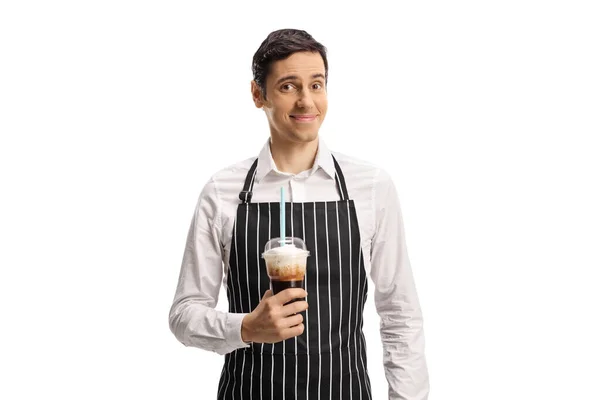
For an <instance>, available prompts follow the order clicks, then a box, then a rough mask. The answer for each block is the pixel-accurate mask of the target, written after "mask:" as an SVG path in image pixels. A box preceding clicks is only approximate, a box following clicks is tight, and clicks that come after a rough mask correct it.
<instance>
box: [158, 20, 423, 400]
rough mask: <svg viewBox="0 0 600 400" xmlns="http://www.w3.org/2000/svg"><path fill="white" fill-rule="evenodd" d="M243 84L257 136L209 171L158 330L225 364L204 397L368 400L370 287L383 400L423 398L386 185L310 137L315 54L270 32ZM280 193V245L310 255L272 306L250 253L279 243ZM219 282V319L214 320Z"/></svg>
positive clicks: (318, 86)
mask: <svg viewBox="0 0 600 400" xmlns="http://www.w3.org/2000/svg"><path fill="white" fill-rule="evenodd" d="M253 74H254V80H253V81H252V84H251V91H252V98H253V101H254V104H255V105H256V107H257V108H262V109H263V110H264V112H265V114H266V116H267V120H268V122H269V127H270V131H271V132H270V139H269V141H267V143H266V144H265V145H264V147H263V149H262V151H261V152H260V154H259V155H258V157H253V158H250V159H248V160H246V161H243V162H241V163H239V164H236V165H234V166H231V167H229V168H226V169H223V170H221V171H220V172H218V173H216V174H215V175H214V176H213V177H212V178H211V179H210V181H209V182H208V183H207V184H206V186H205V187H204V189H203V190H202V193H201V195H200V198H199V200H198V204H197V207H196V211H195V214H194V217H193V220H192V223H191V227H190V231H189V235H188V239H187V245H186V248H185V253H184V258H183V263H182V267H181V273H180V277H179V284H178V286H177V291H176V294H175V298H174V301H173V306H172V308H171V311H170V315H169V321H170V327H171V331H172V332H173V334H174V335H175V336H176V337H177V339H178V340H179V341H181V342H182V343H183V344H184V345H186V346H194V347H199V348H202V349H206V350H210V351H214V352H217V353H219V354H224V355H225V361H224V365H223V370H222V374H221V379H220V382H219V386H218V399H243V400H246V399H311V400H312V399H351V398H352V399H371V396H372V393H371V383H370V380H369V375H368V372H367V354H366V349H365V340H364V336H363V333H362V326H363V308H364V304H365V299H366V296H367V288H368V284H367V280H368V279H367V276H370V277H371V279H372V281H373V282H374V292H375V304H376V308H377V312H378V314H379V315H380V317H381V338H382V343H383V349H384V367H385V374H386V378H387V381H388V383H389V398H390V399H410V400H424V399H427V396H428V392H429V380H428V371H427V366H426V361H425V356H424V337H423V327H422V325H423V324H422V316H421V310H420V306H419V301H418V297H417V293H416V289H415V285H414V282H413V276H412V272H411V267H410V264H409V260H408V257H407V251H406V245H405V237H404V228H403V221H402V215H401V211H400V207H399V204H398V198H397V194H396V190H395V187H394V184H393V183H392V180H391V179H390V176H389V175H388V174H386V173H385V172H384V171H382V170H381V169H378V168H376V167H374V166H371V165H370V164H368V163H365V162H363V161H359V160H357V159H354V158H351V157H348V156H345V155H343V154H339V153H332V152H331V151H330V150H329V149H328V148H327V147H326V145H325V143H324V141H323V140H322V139H320V138H319V128H320V126H321V123H322V122H323V120H324V118H325V115H326V114H327V74H328V64H327V56H326V49H325V47H324V46H323V45H321V44H320V43H318V42H317V41H315V40H314V39H313V38H312V37H311V36H310V35H309V34H308V33H306V32H304V31H299V30H292V29H284V30H279V31H275V32H272V33H271V34H269V36H268V37H267V38H266V39H265V41H264V42H263V43H262V44H261V46H260V48H259V49H258V51H257V52H256V54H255V55H254V60H253ZM281 187H284V188H285V189H286V190H285V192H286V193H287V199H286V204H285V206H286V214H285V215H286V220H287V223H286V224H285V226H286V236H295V237H300V238H302V239H303V240H304V241H305V243H306V246H307V248H308V250H309V251H310V256H309V260H308V265H307V272H306V277H305V289H301V288H292V289H286V290H284V291H283V292H280V293H278V294H277V295H273V293H272V292H271V290H269V277H268V275H267V273H266V268H265V264H264V260H263V259H262V258H261V253H262V250H263V249H264V246H265V243H266V242H267V241H268V240H269V239H271V238H274V237H278V236H279V215H280V212H279V203H278V201H279V195H280V188H281ZM221 283H223V287H224V288H225V289H226V290H227V297H228V301H229V312H226V313H225V312H219V311H216V310H215V309H214V307H215V305H216V303H217V299H218V296H219V290H220V286H221ZM291 300H297V301H294V302H291Z"/></svg>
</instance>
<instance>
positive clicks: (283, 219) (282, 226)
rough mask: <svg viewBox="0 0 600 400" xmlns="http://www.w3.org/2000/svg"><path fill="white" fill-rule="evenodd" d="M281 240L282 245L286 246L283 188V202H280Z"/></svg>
mask: <svg viewBox="0 0 600 400" xmlns="http://www.w3.org/2000/svg"><path fill="white" fill-rule="evenodd" d="M279 230H280V235H279V238H280V240H281V245H282V246H283V245H284V244H285V189H284V188H283V186H282V187H281V200H280V201H279Z"/></svg>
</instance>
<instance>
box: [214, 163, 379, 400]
mask: <svg viewBox="0 0 600 400" xmlns="http://www.w3.org/2000/svg"><path fill="white" fill-rule="evenodd" d="M333 161H334V164H335V169H336V179H335V181H336V185H337V189H338V192H339V193H340V197H341V200H340V201H329V202H310V203H286V204H285V207H286V212H285V216H286V224H285V226H286V236H296V237H299V238H302V239H303V240H304V242H305V243H306V246H307V249H308V250H309V251H310V256H309V257H308V263H307V267H306V276H305V289H306V291H307V292H308V296H307V298H306V299H307V301H308V304H309V307H308V310H306V311H305V312H303V313H302V314H303V317H304V326H305V329H304V333H302V335H300V336H297V337H294V338H291V339H288V340H284V341H281V342H279V343H274V344H268V343H252V344H251V346H250V347H248V348H241V349H238V350H235V351H233V352H231V353H229V354H226V355H225V363H224V365H223V371H222V373H221V379H220V381H219V389H218V399H219V400H249V399H254V400H260V399H265V400H266V399H269V400H276V399H286V400H289V399H294V400H298V399H300V400H309V399H310V400H315V399H320V400H326V399H327V400H332V399H339V400H342V399H343V400H347V399H364V400H370V399H371V387H370V385H371V383H370V380H369V375H368V371H367V355H366V347H365V346H366V345H365V340H364V336H363V332H362V326H363V309H364V304H365V300H366V297H367V276H366V273H365V269H364V262H363V256H362V251H361V241H360V232H359V227H358V219H357V216H356V210H355V206H354V201H353V200H350V199H349V198H348V191H347V188H346V182H345V179H344V175H343V174H342V170H341V169H340V166H339V164H338V163H337V161H336V160H335V158H334V159H333ZM257 164H258V160H256V161H255V162H254V164H253V165H252V167H251V168H250V171H249V172H248V175H247V177H246V181H245V183H244V188H243V190H242V192H241V193H240V200H241V204H240V205H239V206H238V209H237V215H236V221H235V224H234V228H233V236H232V241H231V252H230V260H229V274H228V279H227V298H228V301H229V312H232V313H249V312H251V311H252V310H253V309H254V308H256V306H257V305H258V303H259V302H260V300H261V298H262V296H263V294H264V292H265V291H266V290H267V289H269V288H270V286H269V276H268V275H267V272H266V267H265V263H264V260H263V259H262V257H261V253H262V251H263V249H264V246H265V244H266V242H267V241H268V240H269V239H271V238H272V237H278V236H279V234H280V232H279V216H280V213H279V203H276V202H273V203H252V202H251V199H252V189H253V186H254V176H255V173H256V166H257Z"/></svg>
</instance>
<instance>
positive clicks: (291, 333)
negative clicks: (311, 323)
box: [281, 324, 304, 340]
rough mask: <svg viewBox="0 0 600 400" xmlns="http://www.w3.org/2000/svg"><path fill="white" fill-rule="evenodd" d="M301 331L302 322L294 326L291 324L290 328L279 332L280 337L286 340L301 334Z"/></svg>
mask: <svg viewBox="0 0 600 400" xmlns="http://www.w3.org/2000/svg"><path fill="white" fill-rule="evenodd" d="M302 332H304V324H299V325H296V326H292V327H291V328H287V329H284V330H283V331H282V332H281V338H282V340H287V339H289V338H293V337H296V336H299V335H302Z"/></svg>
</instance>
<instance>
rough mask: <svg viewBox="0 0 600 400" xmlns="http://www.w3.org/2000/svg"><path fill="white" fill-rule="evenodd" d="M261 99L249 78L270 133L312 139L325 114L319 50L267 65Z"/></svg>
mask: <svg viewBox="0 0 600 400" xmlns="http://www.w3.org/2000/svg"><path fill="white" fill-rule="evenodd" d="M266 86H267V87H266V94H267V98H266V99H265V98H264V97H263V96H262V94H261V92H260V88H259V87H258V85H256V83H255V82H252V95H253V98H254V103H255V104H256V106H257V107H259V108H260V107H262V108H263V109H264V111H265V114H266V115H267V119H268V120H269V126H270V129H271V135H274V136H276V137H277V138H279V139H280V140H283V141H288V142H290V141H291V142H295V143H308V142H312V141H313V140H315V139H316V138H317V136H318V134H319V128H320V127H321V124H322V123H323V120H324V119H325V114H327V90H326V87H325V65H324V63H323V59H322V58H321V55H320V54H319V53H311V52H299V53H294V54H292V55H291V56H289V57H288V58H286V59H285V60H280V61H276V62H275V63H273V64H272V65H271V71H270V73H269V75H268V76H267V81H266Z"/></svg>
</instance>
